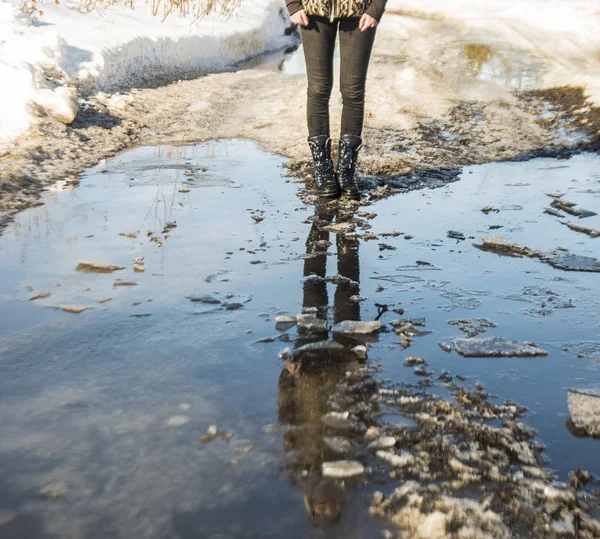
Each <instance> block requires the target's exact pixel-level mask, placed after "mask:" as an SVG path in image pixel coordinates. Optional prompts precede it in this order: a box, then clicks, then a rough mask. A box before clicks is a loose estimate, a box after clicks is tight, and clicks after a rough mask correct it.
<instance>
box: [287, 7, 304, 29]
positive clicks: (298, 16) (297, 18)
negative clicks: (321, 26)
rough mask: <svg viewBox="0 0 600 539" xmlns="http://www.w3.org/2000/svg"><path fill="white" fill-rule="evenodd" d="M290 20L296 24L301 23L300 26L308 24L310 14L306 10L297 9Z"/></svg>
mask: <svg viewBox="0 0 600 539" xmlns="http://www.w3.org/2000/svg"><path fill="white" fill-rule="evenodd" d="M290 20H291V21H292V22H293V23H294V24H299V25H300V26H308V16H307V15H306V12H305V11H304V10H303V9H301V10H300V11H296V13H294V14H293V15H292V16H291V17H290Z"/></svg>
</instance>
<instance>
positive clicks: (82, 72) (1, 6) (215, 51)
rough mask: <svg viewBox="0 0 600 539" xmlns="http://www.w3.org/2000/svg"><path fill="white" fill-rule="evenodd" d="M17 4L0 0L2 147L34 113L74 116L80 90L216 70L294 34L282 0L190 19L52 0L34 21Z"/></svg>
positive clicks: (251, 1) (256, 0) (249, 1)
mask: <svg viewBox="0 0 600 539" xmlns="http://www.w3.org/2000/svg"><path fill="white" fill-rule="evenodd" d="M19 5H20V2H19V0H9V1H3V2H1V3H0V81H1V87H0V151H1V150H2V148H3V147H4V148H6V147H7V145H8V143H9V142H10V141H11V140H12V139H14V138H15V137H17V136H19V135H20V134H22V133H24V132H25V131H26V130H27V129H28V128H29V127H30V126H31V125H32V124H33V123H34V121H35V118H36V117H39V116H40V115H45V114H47V115H51V116H54V117H58V118H59V119H60V120H61V121H64V122H65V123H69V122H70V121H72V120H73V119H74V117H75V115H76V113H77V109H78V99H77V97H78V94H79V93H80V92H92V91H96V90H97V91H100V90H101V91H108V92H111V91H115V90H119V89H128V88H132V87H136V86H137V87H139V86H143V85H146V84H149V83H157V82H158V83H160V82H166V81H169V80H174V79H177V78H181V77H184V76H186V75H188V74H193V73H202V72H211V71H219V70H222V69H226V68H228V67H230V66H231V65H233V64H235V63H237V62H239V61H241V60H244V59H246V58H248V57H251V56H254V55H256V54H260V53H262V52H266V51H270V50H275V49H278V48H280V47H283V46H285V45H288V44H290V40H291V38H289V37H286V36H285V35H284V30H285V28H286V26H288V25H289V20H288V17H287V12H286V10H285V5H284V3H283V0H243V1H242V5H241V8H240V10H239V11H238V12H237V13H236V14H235V15H234V16H233V17H231V18H226V17H224V16H221V15H219V14H211V15H209V16H207V17H206V18H203V19H201V20H200V21H198V22H197V23H195V24H191V20H190V19H185V18H183V17H180V16H179V15H177V14H173V15H171V16H170V17H169V18H167V20H166V21H165V22H164V23H161V19H160V17H153V16H152V14H151V13H150V10H149V8H148V6H147V5H146V4H144V3H142V2H139V3H138V4H136V6H135V10H130V9H127V8H110V9H107V10H103V11H97V12H94V13H87V14H86V13H81V12H79V11H77V10H76V9H74V7H75V5H76V4H75V3H74V2H73V1H72V0H63V1H61V3H60V4H55V3H54V2H52V1H49V2H48V3H47V4H44V5H43V6H42V9H43V11H44V14H43V16H41V17H39V20H37V21H34V20H33V19H32V18H31V17H30V16H28V15H25V14H23V13H21V12H20V11H19Z"/></svg>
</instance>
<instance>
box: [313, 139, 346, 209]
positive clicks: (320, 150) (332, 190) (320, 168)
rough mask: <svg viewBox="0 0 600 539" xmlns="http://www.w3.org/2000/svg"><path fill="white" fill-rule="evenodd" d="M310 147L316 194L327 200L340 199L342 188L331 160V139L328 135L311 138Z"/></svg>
mask: <svg viewBox="0 0 600 539" xmlns="http://www.w3.org/2000/svg"><path fill="white" fill-rule="evenodd" d="M308 145H309V146H310V151H311V152H312V156H313V163H314V167H315V171H314V176H315V192H316V193H317V195H319V196H321V197H325V198H337V197H339V196H340V186H339V185H338V182H337V180H336V178H335V170H334V168H333V161H332V160H331V139H330V138H329V137H328V136H327V135H319V136H317V137H309V138H308Z"/></svg>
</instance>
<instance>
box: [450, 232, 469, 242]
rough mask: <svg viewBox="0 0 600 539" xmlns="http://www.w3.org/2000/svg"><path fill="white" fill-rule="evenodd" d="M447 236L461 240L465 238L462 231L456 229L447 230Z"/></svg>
mask: <svg viewBox="0 0 600 539" xmlns="http://www.w3.org/2000/svg"><path fill="white" fill-rule="evenodd" d="M447 236H448V237H449V238H451V239H454V240H463V241H464V239H465V235H464V234H463V233H462V232H458V231H456V230H448V232H447Z"/></svg>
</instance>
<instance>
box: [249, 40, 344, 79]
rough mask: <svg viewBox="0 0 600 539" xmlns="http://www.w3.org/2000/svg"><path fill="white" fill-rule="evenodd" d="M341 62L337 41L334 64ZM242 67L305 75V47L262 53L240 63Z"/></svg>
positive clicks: (335, 65) (337, 64)
mask: <svg viewBox="0 0 600 539" xmlns="http://www.w3.org/2000/svg"><path fill="white" fill-rule="evenodd" d="M339 63H340V48H339V43H338V42H336V44H335V50H334V53H333V66H334V68H335V67H338V66H339ZM238 67H239V68H241V69H269V70H276V71H279V72H280V73H282V74H284V75H304V74H305V73H306V63H305V60H304V49H303V48H302V45H299V46H298V47H296V48H292V49H287V50H285V51H276V52H273V53H268V54H261V55H260V56H256V57H254V58H251V59H250V60H246V61H244V62H242V63H240V64H239V66H238Z"/></svg>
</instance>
